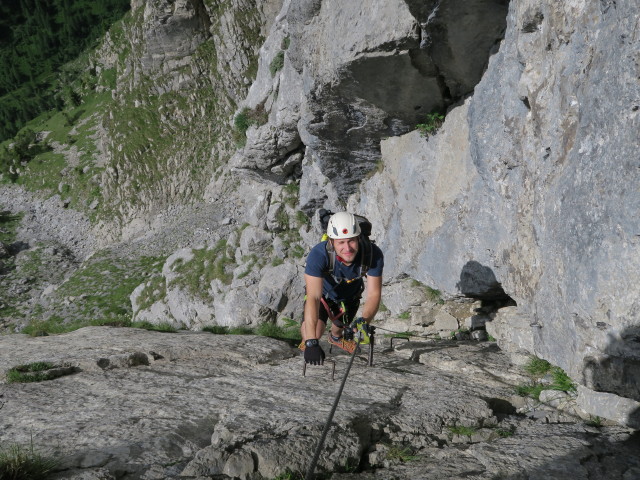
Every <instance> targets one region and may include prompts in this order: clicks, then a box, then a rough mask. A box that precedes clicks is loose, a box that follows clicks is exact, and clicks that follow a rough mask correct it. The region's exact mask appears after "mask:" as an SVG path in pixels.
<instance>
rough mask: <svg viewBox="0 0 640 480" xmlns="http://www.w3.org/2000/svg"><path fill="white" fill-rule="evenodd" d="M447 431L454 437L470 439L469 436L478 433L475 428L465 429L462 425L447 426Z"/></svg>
mask: <svg viewBox="0 0 640 480" xmlns="http://www.w3.org/2000/svg"><path fill="white" fill-rule="evenodd" d="M447 429H449V431H450V432H451V433H453V434H454V435H460V436H466V437H469V438H471V436H472V435H473V434H474V433H476V432H477V431H478V429H477V428H476V427H467V426H464V425H451V426H448V427H447Z"/></svg>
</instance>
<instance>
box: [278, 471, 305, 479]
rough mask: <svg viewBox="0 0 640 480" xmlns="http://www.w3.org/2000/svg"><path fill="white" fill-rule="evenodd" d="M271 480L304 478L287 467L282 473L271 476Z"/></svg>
mask: <svg viewBox="0 0 640 480" xmlns="http://www.w3.org/2000/svg"><path fill="white" fill-rule="evenodd" d="M273 480H304V475H303V474H301V473H298V472H292V471H291V470H289V469H287V470H286V471H285V472H284V473H281V474H280V475H278V476H277V477H273Z"/></svg>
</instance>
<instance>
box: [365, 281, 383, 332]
mask: <svg viewBox="0 0 640 480" xmlns="http://www.w3.org/2000/svg"><path fill="white" fill-rule="evenodd" d="M381 298H382V277H381V276H380V277H370V276H367V298H366V299H365V301H364V307H363V308H362V318H364V320H365V322H367V323H371V320H373V317H375V316H376V313H378V308H379V307H380V300H381Z"/></svg>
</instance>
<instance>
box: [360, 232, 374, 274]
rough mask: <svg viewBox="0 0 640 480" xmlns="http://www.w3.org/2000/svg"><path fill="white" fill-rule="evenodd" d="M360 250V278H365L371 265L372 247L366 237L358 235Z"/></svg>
mask: <svg viewBox="0 0 640 480" xmlns="http://www.w3.org/2000/svg"><path fill="white" fill-rule="evenodd" d="M360 248H361V249H362V255H361V258H360V276H361V277H366V276H367V272H368V271H369V268H371V264H372V263H373V247H372V246H371V240H370V239H369V237H367V236H366V235H360Z"/></svg>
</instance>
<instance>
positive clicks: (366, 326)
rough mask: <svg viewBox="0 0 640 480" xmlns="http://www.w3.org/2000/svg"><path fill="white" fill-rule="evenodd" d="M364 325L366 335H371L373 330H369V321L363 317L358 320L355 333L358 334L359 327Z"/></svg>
mask: <svg viewBox="0 0 640 480" xmlns="http://www.w3.org/2000/svg"><path fill="white" fill-rule="evenodd" d="M360 325H362V330H364V333H366V334H367V335H371V329H370V328H369V324H368V323H367V321H366V320H365V319H364V318H362V317H358V318H357V319H356V322H355V323H354V331H355V332H357V331H358V327H359V326H360Z"/></svg>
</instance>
